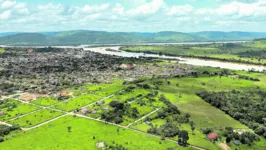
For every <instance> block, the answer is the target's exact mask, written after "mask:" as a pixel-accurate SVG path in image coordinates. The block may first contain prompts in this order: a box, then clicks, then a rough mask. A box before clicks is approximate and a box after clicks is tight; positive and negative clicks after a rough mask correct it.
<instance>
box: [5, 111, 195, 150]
mask: <svg viewBox="0 0 266 150" xmlns="http://www.w3.org/2000/svg"><path fill="white" fill-rule="evenodd" d="M69 126H70V127H71V131H70V132H69V131H68V129H67V127H69ZM93 137H95V139H93ZM44 141H45V142H44ZM99 141H105V142H106V143H108V144H112V143H113V142H114V143H117V144H122V145H123V146H124V147H126V148H128V149H143V150H154V149H158V150H165V149H167V148H174V149H190V148H182V147H180V146H177V144H176V143H173V142H169V141H161V140H160V139H159V138H156V137H153V136H149V135H146V134H143V133H138V132H135V131H131V130H126V129H122V128H119V127H115V126H111V125H106V124H104V123H100V122H96V121H92V120H88V119H84V118H78V117H77V118H73V116H68V117H64V118H61V119H59V120H56V121H54V122H52V123H49V124H47V125H44V126H42V127H39V128H37V129H33V130H30V131H27V132H25V133H23V132H21V133H18V134H15V135H13V137H12V138H9V140H7V141H5V142H4V143H1V144H0V149H3V150H14V149H20V148H21V147H23V149H40V150H42V149H57V150H68V149H69V150H71V149H88V150H91V149H95V150H97V148H96V143H97V142H99ZM29 143H31V144H29ZM48 143H49V144H48ZM66 143H67V144H66Z"/></svg>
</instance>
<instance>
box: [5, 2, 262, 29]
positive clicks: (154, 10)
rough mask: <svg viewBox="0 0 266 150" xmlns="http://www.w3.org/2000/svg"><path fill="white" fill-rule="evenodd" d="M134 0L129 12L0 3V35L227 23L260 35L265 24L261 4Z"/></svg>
mask: <svg viewBox="0 0 266 150" xmlns="http://www.w3.org/2000/svg"><path fill="white" fill-rule="evenodd" d="M137 1H138V2H136V1H133V0H130V1H128V3H130V6H131V8H128V6H126V5H122V4H123V3H116V4H109V3H104V4H98V5H88V4H86V5H83V6H73V5H72V6H67V5H63V4H54V3H47V4H40V5H36V4H30V3H21V2H16V1H11V0H4V1H3V0H0V20H5V21H0V32H1V31H3V30H4V31H17V30H21V31H23V30H27V31H36V30H38V31H42V30H44V29H45V30H53V31H56V30H73V29H89V30H116V31H160V30H177V31H194V30H204V29H205V30H211V29H216V30H220V29H221V27H222V26H223V25H225V24H226V23H228V24H230V29H234V27H235V28H236V29H237V30H238V29H239V30H240V29H241V27H242V26H245V29H246V28H247V25H246V24H248V25H249V26H250V29H254V30H255V29H256V30H260V29H262V28H263V27H265V25H266V20H265V18H266V0H256V1H253V0H249V1H248V2H247V1H245V0H242V2H240V1H233V2H232V1H231V0H224V1H223V2H219V3H218V4H219V5H218V6H217V7H216V8H215V7H213V8H211V7H208V6H205V7H200V8H199V7H196V6H194V5H192V4H191V5H190V4H184V5H167V3H166V1H164V0H137ZM135 2H136V3H135ZM131 3H132V5H131ZM133 3H134V5H133ZM188 3H189V1H188ZM92 21H93V23H91V22H92ZM240 22H241V24H240ZM251 22H252V23H251ZM243 23H245V25H244V24H243ZM255 23H257V25H255ZM228 24H226V25H228ZM219 25H220V26H219ZM258 26H261V28H258ZM253 27H254V28H253ZM255 27H256V28H255ZM222 29H224V30H226V29H229V28H222ZM264 30H265V31H266V29H264Z"/></svg>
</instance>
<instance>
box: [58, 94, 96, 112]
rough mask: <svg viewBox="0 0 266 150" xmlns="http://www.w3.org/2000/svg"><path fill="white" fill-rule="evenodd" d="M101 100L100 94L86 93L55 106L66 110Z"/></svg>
mask: <svg viewBox="0 0 266 150" xmlns="http://www.w3.org/2000/svg"><path fill="white" fill-rule="evenodd" d="M97 100H100V97H99V96H95V95H90V94H84V95H81V96H78V97H75V98H73V99H71V100H69V101H67V102H64V103H60V104H59V105H55V106H53V108H56V109H60V110H64V111H72V110H75V109H79V108H81V107H83V106H85V105H88V104H90V103H92V102H95V101H97Z"/></svg>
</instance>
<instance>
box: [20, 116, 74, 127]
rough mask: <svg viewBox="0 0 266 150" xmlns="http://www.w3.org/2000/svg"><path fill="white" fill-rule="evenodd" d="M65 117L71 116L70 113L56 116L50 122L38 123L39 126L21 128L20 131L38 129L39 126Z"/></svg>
mask: <svg viewBox="0 0 266 150" xmlns="http://www.w3.org/2000/svg"><path fill="white" fill-rule="evenodd" d="M67 115H72V113H67V114H63V115H61V116H58V117H56V118H53V119H51V120H48V121H45V122H43V123H40V124H38V125H36V126H33V127H30V128H21V129H22V130H23V131H28V130H32V129H35V128H38V127H40V126H43V125H45V124H47V123H50V122H53V121H55V120H57V119H60V118H62V117H65V116H67Z"/></svg>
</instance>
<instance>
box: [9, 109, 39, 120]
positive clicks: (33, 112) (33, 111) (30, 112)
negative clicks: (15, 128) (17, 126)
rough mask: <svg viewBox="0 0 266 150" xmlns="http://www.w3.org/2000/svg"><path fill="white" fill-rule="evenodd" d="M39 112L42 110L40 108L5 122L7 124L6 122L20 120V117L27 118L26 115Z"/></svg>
mask: <svg viewBox="0 0 266 150" xmlns="http://www.w3.org/2000/svg"><path fill="white" fill-rule="evenodd" d="M41 110H43V109H42V108H41V109H37V110H34V111H31V112H29V113H26V114H23V115H20V116H17V117H15V118H11V119H9V120H7V122H8V121H13V120H16V119H18V118H21V117H24V116H27V115H30V114H33V113H35V112H38V111H41Z"/></svg>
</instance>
